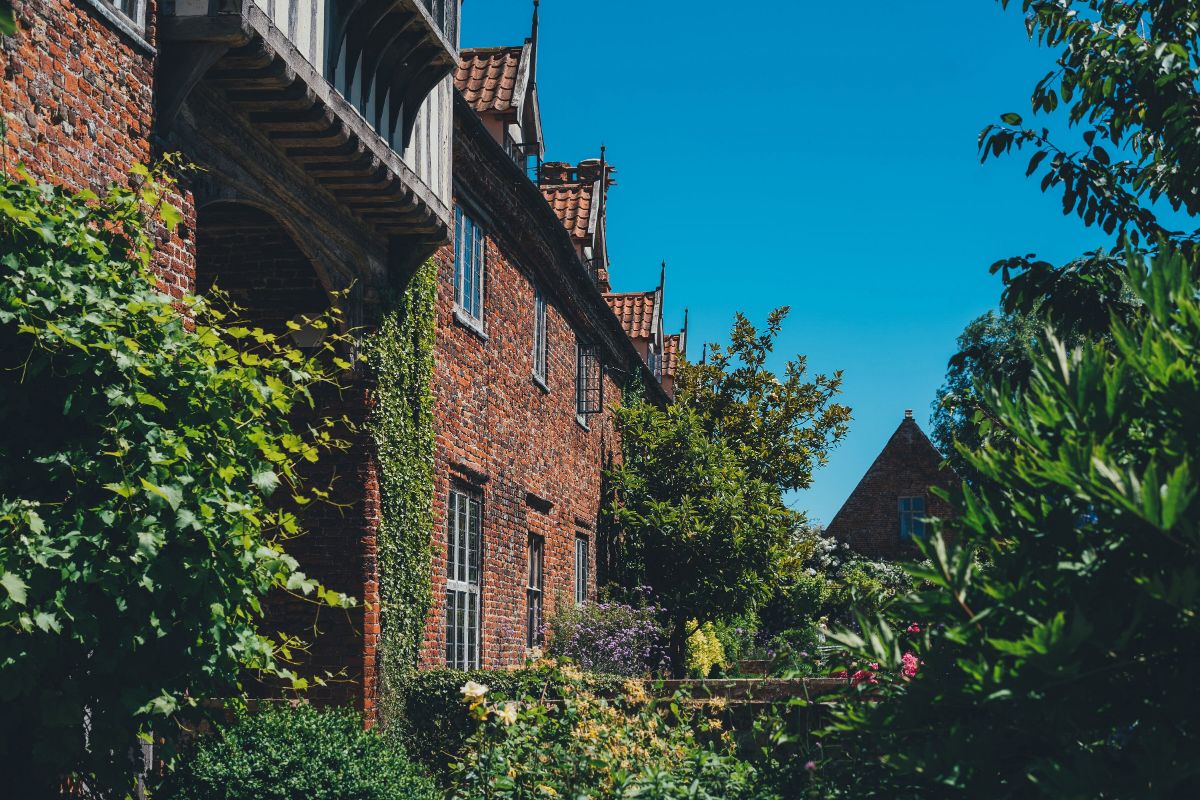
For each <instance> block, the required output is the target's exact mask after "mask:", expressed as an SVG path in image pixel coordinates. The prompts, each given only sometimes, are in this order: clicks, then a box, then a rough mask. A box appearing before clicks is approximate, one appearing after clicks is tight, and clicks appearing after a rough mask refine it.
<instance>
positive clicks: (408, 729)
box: [386, 669, 624, 784]
mask: <svg viewBox="0 0 1200 800" xmlns="http://www.w3.org/2000/svg"><path fill="white" fill-rule="evenodd" d="M582 680H583V683H584V684H585V685H586V686H587V687H588V690H589V691H591V692H592V693H594V694H597V695H611V694H615V693H616V692H619V691H620V690H621V687H622V685H623V681H624V679H623V678H621V677H619V676H609V675H597V674H588V675H587V676H586V677H584V678H583V679H582ZM467 681H474V682H475V683H479V684H483V685H486V686H488V687H490V691H489V693H488V694H489V696H491V697H492V699H493V700H500V699H509V700H515V699H517V698H521V697H524V696H526V695H533V696H541V694H542V693H547V694H549V695H551V696H556V695H557V694H558V690H557V688H556V685H555V675H554V674H551V673H547V672H545V671H544V670H533V669H519V670H474V671H471V672H464V671H462V670H456V669H435V670H422V671H420V672H416V673H413V674H411V675H409V676H408V677H407V678H406V682H405V685H404V687H403V692H402V693H401V696H400V697H399V702H400V712H401V713H400V714H398V715H397V716H396V718H395V719H393V720H391V721H390V723H389V724H388V726H387V730H386V733H387V735H388V736H391V737H394V738H396V739H398V740H399V741H400V743H401V745H402V746H403V747H404V749H405V751H406V752H408V753H409V754H410V755H411V756H412V757H413V759H415V760H418V761H420V762H422V763H423V764H425V765H426V766H427V767H429V769H430V770H431V771H432V772H433V775H434V777H435V778H436V779H437V780H438V781H439V782H441V783H443V784H445V783H446V782H447V781H448V771H449V767H450V764H451V763H453V762H454V761H457V760H460V759H462V758H463V757H464V754H465V752H466V746H467V740H468V739H469V738H470V737H471V736H472V735H473V734H474V733H475V732H476V729H477V728H478V727H479V722H478V720H476V719H474V718H473V717H471V716H470V715H468V714H464V713H463V709H462V694H461V693H460V692H459V689H460V688H461V687H462V686H463V684H465V683H466V682H467Z"/></svg>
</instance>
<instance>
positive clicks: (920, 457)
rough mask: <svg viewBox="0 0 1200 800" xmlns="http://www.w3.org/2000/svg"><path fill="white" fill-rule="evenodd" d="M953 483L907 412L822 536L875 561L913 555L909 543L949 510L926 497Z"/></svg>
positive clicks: (952, 476)
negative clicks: (847, 546) (833, 539)
mask: <svg viewBox="0 0 1200 800" xmlns="http://www.w3.org/2000/svg"><path fill="white" fill-rule="evenodd" d="M957 483H958V477H957V476H956V475H955V474H954V472H953V471H952V470H951V469H950V467H948V466H943V465H942V456H941V454H940V453H939V452H938V451H937V449H936V448H934V446H933V443H932V442H930V441H929V437H927V436H926V435H925V432H924V431H922V430H921V427H920V426H919V425H917V422H916V420H914V419H913V415H912V412H911V411H905V412H904V419H903V420H902V421H901V422H900V426H899V427H898V428H896V432H895V433H893V434H892V436H891V438H890V439H888V442H887V444H886V445H884V448H883V451H882V452H880V454H879V455H878V456H877V457H876V459H875V461H874V463H872V464H871V467H870V469H868V470H867V473H866V474H865V475H864V476H863V477H862V480H860V481H859V482H858V486H856V487H855V488H854V491H853V492H851V493H850V497H849V498H847V500H846V502H845V503H844V504H843V505H842V507H841V509H840V510H839V511H838V513H837V515H836V516H834V518H833V521H832V522H830V523H829V527H828V528H826V529H825V533H826V534H827V535H829V536H833V537H835V538H837V539H840V540H841V541H844V542H846V543H847V544H849V545H850V547H851V548H852V549H853V550H855V551H856V552H858V553H860V554H862V555H864V556H866V557H867V558H875V559H902V558H909V557H913V556H915V555H917V549H916V547H915V546H913V544H912V540H913V539H914V538H919V537H921V536H923V535H924V533H925V528H926V523H925V522H924V521H923V520H924V519H926V518H929V517H938V518H941V519H945V518H948V517H949V516H950V515H951V514H953V513H954V512H953V509H952V508H951V507H950V505H949V504H948V503H947V502H946V501H944V500H942V499H941V498H940V497H938V496H936V495H935V494H933V493H932V492H931V491H930V488H931V487H940V488H943V489H947V490H949V489H951V488H953V487H954V486H955V485H956V484H957Z"/></svg>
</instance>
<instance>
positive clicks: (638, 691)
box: [625, 679, 650, 703]
mask: <svg viewBox="0 0 1200 800" xmlns="http://www.w3.org/2000/svg"><path fill="white" fill-rule="evenodd" d="M625 697H627V698H628V699H629V701H630V702H631V703H645V702H646V701H648V700H649V699H650V697H649V696H648V695H647V694H646V689H645V687H643V685H642V682H641V681H635V680H633V679H630V680H627V681H625Z"/></svg>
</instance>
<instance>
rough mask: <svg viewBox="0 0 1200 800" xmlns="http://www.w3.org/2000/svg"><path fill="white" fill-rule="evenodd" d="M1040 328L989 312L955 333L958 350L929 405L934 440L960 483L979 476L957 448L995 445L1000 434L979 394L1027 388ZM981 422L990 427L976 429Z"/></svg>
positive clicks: (1033, 320)
mask: <svg viewBox="0 0 1200 800" xmlns="http://www.w3.org/2000/svg"><path fill="white" fill-rule="evenodd" d="M1042 330H1043V326H1042V324H1041V321H1040V320H1039V319H1038V318H1037V317H1035V316H1032V315H1027V314H1018V313H1009V314H997V313H996V312H994V311H989V312H987V313H986V314H984V315H982V316H980V317H977V318H975V319H973V320H971V322H969V323H967V327H966V328H964V329H963V332H962V333H960V334H959V336H958V352H956V353H955V354H954V355H953V356H951V357H950V363H949V364H948V365H947V367H946V382H945V383H943V384H942V387H941V388H940V389H939V390H938V393H937V399H936V400H934V402H933V431H932V433H933V436H932V438H933V441H934V443H935V444H936V445H937V447H938V450H940V451H941V452H942V453H944V454H945V455H946V460H947V461H948V462H949V463H950V466H951V467H953V469H954V471H955V473H956V474H958V475H960V476H962V477H963V478H964V479H967V480H970V481H972V482H974V481H975V480H977V479H978V477H979V476H978V475H976V474H974V472H973V470H972V469H971V467H970V463H969V461H968V460H967V459H966V457H964V456H963V455H962V454H961V453H960V452H959V450H958V447H957V445H962V446H964V447H967V448H970V449H972V450H974V449H978V448H979V447H980V446H981V445H982V444H983V443H984V442H985V441H989V442H991V443H993V444H994V443H995V440H996V437H999V436H1003V433H1004V431H1003V429H1002V428H998V427H997V426H996V424H995V423H996V420H995V419H988V417H987V408H986V405H985V404H984V402H983V398H982V394H984V393H986V392H987V390H988V387H992V386H998V385H1000V384H1002V383H1007V384H1008V385H1009V386H1010V387H1012V388H1014V389H1021V388H1023V387H1024V386H1026V385H1027V383H1028V381H1029V377H1030V373H1031V372H1032V370H1033V362H1032V360H1031V348H1032V347H1033V345H1034V343H1035V342H1036V341H1037V339H1038V337H1039V336H1040V335H1041V333H1042ZM985 419H988V422H989V423H990V424H989V426H987V428H986V429H985V428H983V427H981V426H980V422H981V421H983V420H985ZM985 430H986V432H985Z"/></svg>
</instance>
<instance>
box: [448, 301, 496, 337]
mask: <svg viewBox="0 0 1200 800" xmlns="http://www.w3.org/2000/svg"><path fill="white" fill-rule="evenodd" d="M454 321H455V322H457V323H458V324H459V325H462V326H463V327H464V328H466V329H467V330H469V331H470V332H471V333H473V334H475V335H476V336H478V337H479V338H480V339H481V340H482V341H484V342H486V341H488V335H487V334H486V333H484V332H483V326H482V325H481V324H480V323H479V321H478V320H476V319H475V318H473V317H471V316H469V315H468V314H467V313H466V312H465V311H463V310H462V309H461V308H459V307H458V306H455V307H454Z"/></svg>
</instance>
